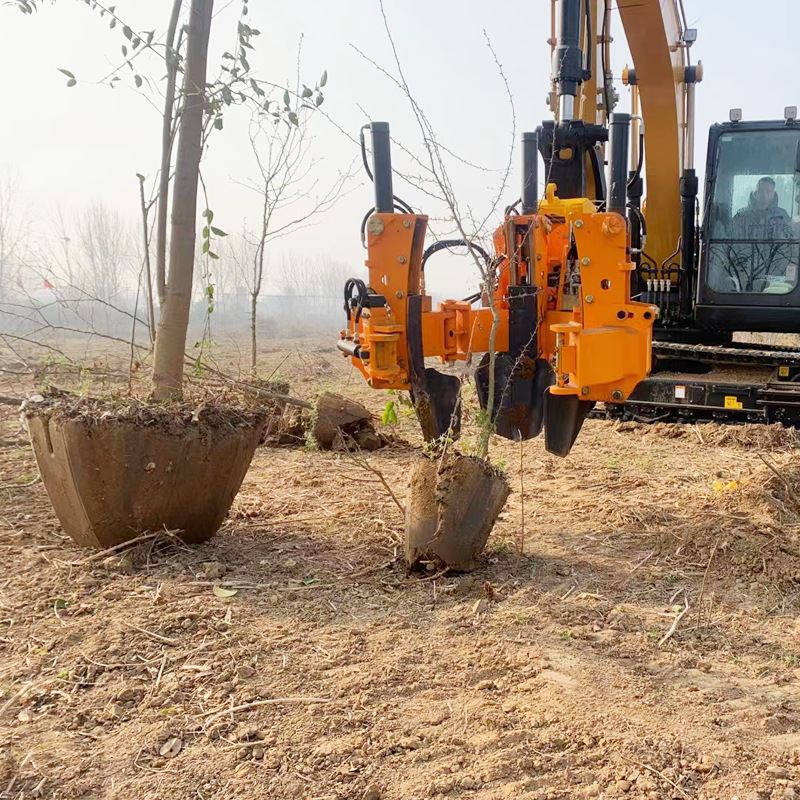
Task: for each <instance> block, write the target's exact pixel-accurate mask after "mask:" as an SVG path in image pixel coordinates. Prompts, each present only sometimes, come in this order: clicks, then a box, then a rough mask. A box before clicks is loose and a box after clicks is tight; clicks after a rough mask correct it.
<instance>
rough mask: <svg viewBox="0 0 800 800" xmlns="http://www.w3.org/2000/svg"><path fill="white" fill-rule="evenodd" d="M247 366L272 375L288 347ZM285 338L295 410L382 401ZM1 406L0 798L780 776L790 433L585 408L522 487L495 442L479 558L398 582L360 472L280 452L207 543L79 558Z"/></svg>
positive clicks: (789, 775) (409, 438) (792, 619)
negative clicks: (313, 404)
mask: <svg viewBox="0 0 800 800" xmlns="http://www.w3.org/2000/svg"><path fill="white" fill-rule="evenodd" d="M265 352H266V357H265V362H264V373H265V374H268V372H269V371H271V368H272V367H273V366H274V365H275V364H277V363H278V362H279V361H280V359H282V358H283V357H284V355H285V353H281V352H279V350H278V349H277V348H276V349H275V350H273V351H272V352H268V348H266V349H265ZM292 352H293V353H295V352H296V353H298V354H302V356H300V355H297V356H295V355H293V356H292V357H291V358H290V359H289V361H287V362H286V364H285V366H284V368H283V369H282V373H283V374H284V375H285V376H287V377H289V379H290V380H291V382H292V386H293V390H294V391H295V392H296V393H297V394H299V395H301V396H302V397H305V398H309V397H311V396H312V395H313V392H314V391H315V390H316V388H317V387H318V386H320V385H321V384H324V385H325V388H334V389H337V390H338V391H342V392H346V393H348V394H349V395H351V396H354V397H356V398H357V399H360V400H364V401H366V402H367V403H368V404H369V406H370V407H371V408H372V409H373V410H374V411H375V412H376V413H377V412H378V411H379V410H380V408H381V407H382V405H383V403H384V402H385V399H386V398H385V397H383V396H381V395H380V394H378V393H371V392H370V391H369V390H368V389H367V388H366V387H364V386H363V385H362V384H361V383H360V382H359V381H357V380H356V376H351V375H350V374H349V372H348V370H347V369H346V368H345V367H344V365H343V362H342V361H341V360H340V359H339V358H338V357H337V356H336V355H335V353H333V352H332V351H331V350H329V349H327V348H326V349H320V348H318V347H315V346H311V345H310V344H308V343H306V344H304V345H303V346H302V347H300V346H297V347H295V346H293V347H292ZM290 365H291V366H290ZM0 414H2V415H3V417H2V420H3V423H2V427H0V439H1V440H2V442H3V443H4V444H3V445H2V446H0V486H2V487H3V488H0V553H2V556H3V560H4V569H3V572H2V575H0V691H2V695H0V797H9V798H30V797H34V796H37V797H52V798H79V797H83V798H86V797H103V798H106V797H108V798H130V797H136V796H139V797H142V798H156V797H158V798H166V799H169V800H171V799H172V798H175V800H178V798H180V799H181V800H184V798H200V799H202V800H208V799H209V798H220V799H221V798H230V797H234V796H239V797H247V798H270V800H282V799H283V798H287V799H288V798H304V799H306V798H307V799H308V800H311V798H325V800H328V799H330V800H334V799H335V798H362V797H365V796H366V797H380V798H385V800H417V799H418V798H423V797H436V798H468V797H470V798H471V797H474V798H481V799H483V798H485V800H495V799H497V800H500V799H501V798H502V799H507V800H512V798H513V800H517V798H551V799H552V800H555V798H573V797H575V798H579V797H587V798H588V797H598V798H600V797H609V798H610V797H617V796H627V797H636V798H672V797H680V798H684V797H691V798H698V800H699V799H700V798H704V799H705V800H711V799H712V798H718V799H719V800H731V798H733V797H734V796H737V797H739V798H740V800H744V799H745V798H748V800H749V799H750V798H753V800H755V798H770V797H781V798H784V797H791V796H794V794H792V792H794V787H795V786H796V785H797V786H800V783H795V782H796V781H798V780H800V768H798V766H797V765H798V764H799V763H800V759H798V756H797V755H796V754H795V748H800V705H798V703H799V702H800V695H799V694H798V675H800V671H798V670H800V645H798V640H797V631H796V618H797V614H798V611H799V610H800V540H798V534H800V513H798V494H797V490H798V488H800V460H798V457H797V455H796V449H795V448H796V434H795V433H794V432H792V431H784V430H782V429H765V428H754V427H743V428H724V427H720V426H716V425H704V426H698V427H697V428H691V427H686V428H676V427H673V426H667V425H656V426H653V427H646V426H640V425H630V424H621V425H620V424H615V423H610V422H596V421H590V422H589V423H587V426H586V429H585V431H584V432H583V433H582V435H581V437H580V439H579V442H578V445H577V447H576V448H575V451H574V452H573V454H572V455H571V456H570V457H569V458H568V459H566V460H558V459H555V458H553V457H551V456H549V455H548V454H546V453H545V452H544V449H543V446H542V443H541V442H540V441H536V442H531V443H528V444H526V446H525V458H524V460H523V462H522V469H523V473H524V474H522V475H520V459H519V446H518V445H515V444H513V443H510V442H502V441H499V440H498V441H496V442H495V443H494V446H493V453H494V458H495V461H496V463H500V464H502V463H503V462H505V463H506V464H507V466H506V470H507V472H508V476H509V479H510V481H511V485H512V487H514V493H513V494H512V496H511V499H510V501H509V504H508V506H507V509H506V511H505V512H504V513H503V515H502V517H501V520H500V523H499V524H498V526H497V529H496V530H495V532H494V533H493V535H492V538H491V539H490V543H489V548H488V551H487V554H486V558H485V560H484V562H483V564H482V566H481V569H480V570H479V571H478V572H476V573H474V574H472V575H468V576H443V577H441V578H438V579H435V580H420V579H419V578H416V577H413V576H408V575H406V573H405V571H404V570H403V568H402V566H401V564H400V563H399V562H398V561H397V558H396V557H397V553H398V547H399V544H400V541H401V532H402V516H401V513H400V511H399V510H398V508H397V506H396V505H395V503H394V502H393V501H392V498H391V497H390V496H389V494H388V493H387V492H386V491H385V490H384V489H383V487H382V486H381V485H380V481H376V480H372V477H374V476H373V475H371V474H370V473H369V472H367V471H365V470H363V469H361V468H359V467H357V466H356V465H354V464H353V462H352V460H351V459H349V458H348V457H347V456H341V455H336V454H330V453H320V452H317V451H315V450H312V449H308V448H304V447H299V448H293V449H287V448H262V449H260V450H259V452H258V453H257V455H256V459H255V460H254V463H253V467H252V469H251V470H250V473H249V474H248V477H247V479H246V481H245V484H244V486H243V489H242V492H241V493H240V495H239V497H238V499H237V501H236V504H235V506H234V509H233V511H232V514H231V516H230V519H229V520H228V522H227V523H226V524H225V526H224V528H223V530H222V531H221V532H220V534H219V535H218V536H217V537H215V538H214V539H213V540H212V541H211V542H209V543H208V544H206V545H203V546H200V547H194V548H187V547H184V546H181V545H180V544H178V543H176V542H175V541H174V540H173V539H170V538H168V537H166V538H165V537H157V538H154V539H152V540H146V541H142V542H140V543H138V544H137V546H136V547H134V548H132V549H131V550H129V551H126V552H122V553H117V554H110V555H108V556H106V557H104V558H103V559H101V560H92V559H87V558H86V554H85V553H82V552H80V551H78V550H76V548H74V547H73V546H72V545H71V543H70V542H69V541H68V540H66V539H65V538H64V536H63V534H62V533H61V532H60V530H59V528H58V524H57V522H56V520H55V519H54V518H53V515H52V512H51V510H50V507H49V504H48V503H47V499H46V496H45V493H44V489H43V487H42V486H41V484H38V483H34V484H31V485H26V484H30V481H31V480H32V479H33V478H35V476H36V470H35V465H34V463H33V460H32V456H31V453H30V450H29V448H28V447H27V446H26V445H25V444H24V443H19V440H18V436H17V425H18V423H17V420H16V418H15V416H14V414H13V413H12V410H11V409H3V410H0ZM392 433H393V437H394V439H395V444H394V445H392V446H391V447H389V448H387V449H385V450H383V451H380V452H379V453H375V454H373V455H371V456H370V457H369V459H370V463H371V464H372V465H374V466H375V468H377V469H379V470H380V472H381V474H382V475H383V476H384V477H385V478H386V479H387V480H388V481H389V482H390V483H391V485H392V486H393V487H397V488H398V492H399V497H400V498H401V499H402V493H403V491H404V487H405V485H406V480H407V476H408V468H409V464H410V462H411V459H412V458H413V457H414V452H415V449H414V448H415V447H416V446H417V445H418V444H419V439H418V436H417V433H416V430H415V426H414V424H413V420H411V419H408V418H406V417H402V416H401V421H400V424H399V426H398V429H397V430H395V431H393V432H392ZM473 434H474V432H473V431H472V428H471V425H470V423H469V422H468V424H467V437H466V444H469V442H470V439H471V435H473ZM5 442H8V444H5ZM762 455H763V456H766V457H767V459H768V462H769V463H765V462H764V461H763V460H762V458H760V456H762ZM520 486H524V508H525V532H526V534H525V541H526V548H525V553H524V554H522V555H520V554H519V553H518V542H519V540H520V529H521V518H520V512H521V508H522V500H523V498H522V496H521V492H520V488H519V487H520ZM215 586H222V587H225V588H229V589H236V590H237V591H236V594H234V595H232V596H231V597H229V598H221V597H218V596H217V595H216V594H215V593H214V591H213V588H214V587H215ZM481 599H485V600H486V601H487V602H488V605H487V606H486V609H485V611H483V607H484V605H486V604H481V606H480V608H481V610H482V611H483V613H474V610H475V608H476V603H477V601H478V600H481ZM686 603H688V605H689V609H690V610H689V611H688V612H686V613H685V614H684V615H683V616H682V617H681V618H680V619H679V620H678V622H677V624H675V627H674V631H673V633H672V634H671V635H670V636H669V638H668V639H665V638H664V637H665V634H667V633H668V632H669V631H670V630H671V628H672V626H673V624H674V623H675V620H676V618H677V616H678V615H679V614H680V613H681V612H682V611H683V609H684V608H685V604H686ZM373 789H374V790H375V791H374V792H373V791H372V790H373Z"/></svg>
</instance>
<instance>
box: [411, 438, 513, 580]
mask: <svg viewBox="0 0 800 800" xmlns="http://www.w3.org/2000/svg"><path fill="white" fill-rule="evenodd" d="M509 491H510V489H509V486H508V482H507V481H506V479H505V478H504V477H503V476H502V475H499V474H498V473H496V472H495V471H494V470H493V469H492V468H491V466H490V465H489V464H487V463H486V462H485V461H482V460H481V459H478V458H473V457H472V456H464V455H461V454H459V453H449V454H447V455H446V456H444V457H443V458H442V457H433V458H430V457H428V456H421V457H420V458H419V459H418V460H417V461H416V463H415V464H414V466H413V469H412V472H411V485H410V487H409V491H408V500H407V502H406V522H405V559H406V563H407V564H408V566H409V567H417V566H420V565H421V564H423V563H433V564H435V565H436V566H438V567H440V568H445V567H447V568H449V569H451V570H455V571H460V572H466V571H469V570H472V569H474V568H475V566H476V562H477V559H478V557H479V556H480V554H481V552H483V548H484V547H485V546H486V541H487V539H488V538H489V534H490V533H491V531H492V528H493V527H494V524H495V522H496V521H497V517H498V516H499V514H500V512H501V511H502V510H503V506H505V503H506V500H507V499H508V495H509Z"/></svg>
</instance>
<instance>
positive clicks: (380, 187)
mask: <svg viewBox="0 0 800 800" xmlns="http://www.w3.org/2000/svg"><path fill="white" fill-rule="evenodd" d="M369 129H370V133H371V134H372V174H373V176H374V178H373V180H374V186H375V211H377V212H378V213H380V214H391V213H392V212H393V211H394V196H393V194H394V193H393V190H392V151H391V141H390V139H389V123H388V122H371V123H370V126H369Z"/></svg>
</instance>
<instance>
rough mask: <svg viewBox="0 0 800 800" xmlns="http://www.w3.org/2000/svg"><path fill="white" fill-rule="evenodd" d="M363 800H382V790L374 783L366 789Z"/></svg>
mask: <svg viewBox="0 0 800 800" xmlns="http://www.w3.org/2000/svg"><path fill="white" fill-rule="evenodd" d="M363 800H381V790H380V789H379V788H378V787H377V786H376V785H375V784H374V783H371V784H370V785H369V786H367V788H366V789H364V797H363Z"/></svg>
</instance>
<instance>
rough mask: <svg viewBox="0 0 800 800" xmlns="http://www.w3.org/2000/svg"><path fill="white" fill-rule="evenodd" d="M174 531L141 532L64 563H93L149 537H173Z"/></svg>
mask: <svg viewBox="0 0 800 800" xmlns="http://www.w3.org/2000/svg"><path fill="white" fill-rule="evenodd" d="M176 533H177V532H176V531H168V530H163V531H156V532H155V533H143V534H142V535H141V536H134V537H133V539H128V541H127V542H120V543H119V544H115V545H112V546H111V547H107V548H106V549H105V550H98V551H97V552H96V553H92V555H90V556H88V557H87V558H84V559H83V560H82V561H65V562H64V563H65V564H66V565H67V566H69V567H83V566H85V565H86V564H93V563H94V562H95V561H102V560H103V559H104V558H106V557H107V556H110V555H114V554H115V553H118V552H119V551H120V550H125V549H126V548H128V547H131V546H132V545H135V544H139V543H140V542H149V541H150V540H151V539H158V538H159V537H161V536H166V537H167V538H169V539H174V537H175V535H176Z"/></svg>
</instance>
